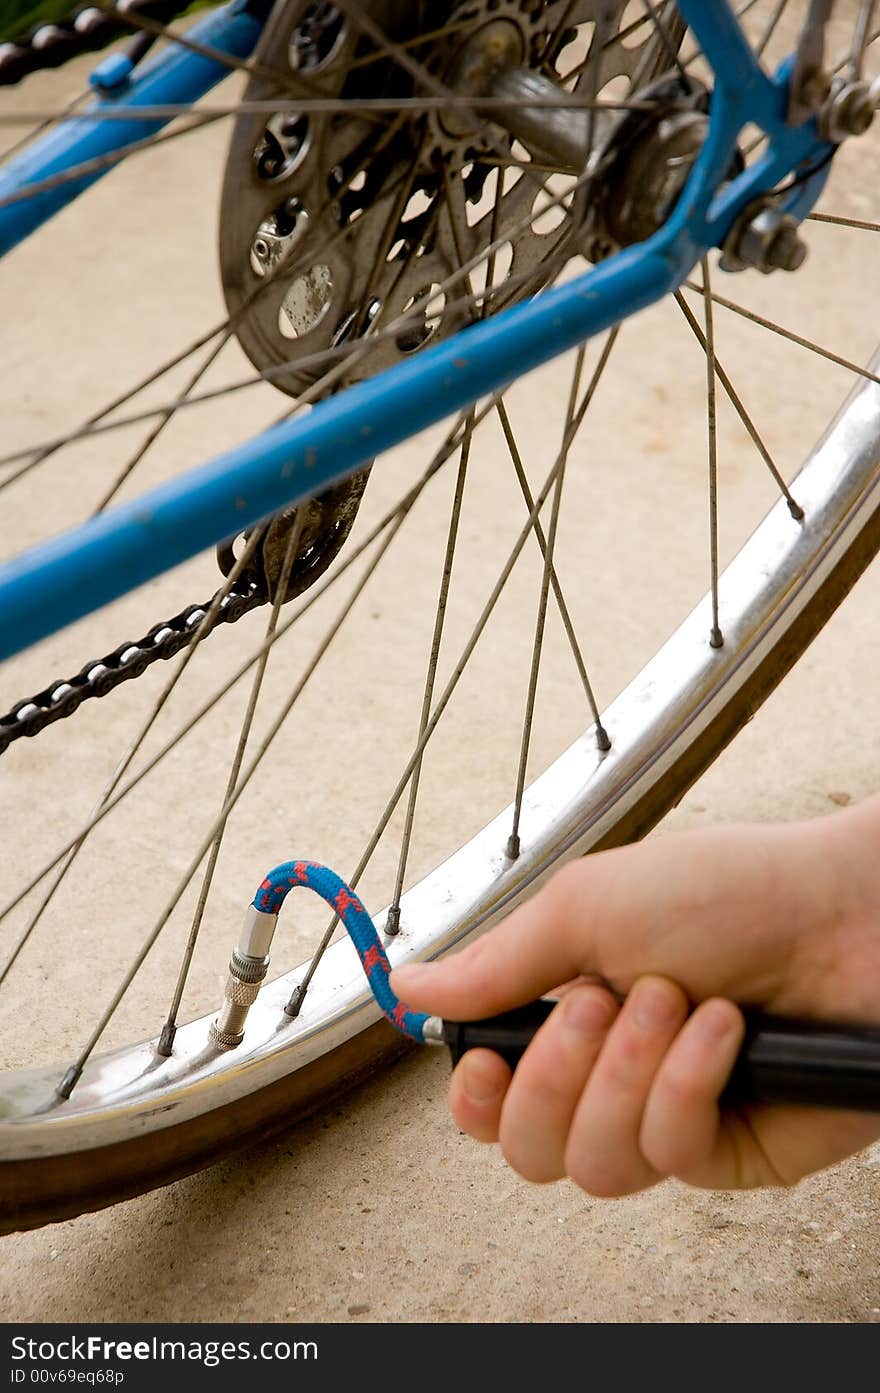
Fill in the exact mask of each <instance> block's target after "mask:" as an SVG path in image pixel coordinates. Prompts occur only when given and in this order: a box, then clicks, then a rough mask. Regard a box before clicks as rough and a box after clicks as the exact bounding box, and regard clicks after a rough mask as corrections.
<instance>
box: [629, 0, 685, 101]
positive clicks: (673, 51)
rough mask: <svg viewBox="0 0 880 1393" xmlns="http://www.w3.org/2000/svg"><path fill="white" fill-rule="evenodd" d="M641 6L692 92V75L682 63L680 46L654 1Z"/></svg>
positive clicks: (650, 0)
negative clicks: (673, 37)
mask: <svg viewBox="0 0 880 1393" xmlns="http://www.w3.org/2000/svg"><path fill="white" fill-rule="evenodd" d="M641 4H642V8H643V10H644V11H645V13H646V14H647V16H648V18H649V19H650V21H651V24H652V25H653V26H654V32H655V33H656V35H657V38H658V40H659V41H660V44H661V46H662V48H663V51H664V52H665V54H666V56H667V58H668V59H669V61H670V63H671V64H672V66H673V67H674V68H675V70H676V72H677V73H678V75H679V77H680V78H681V81H682V84H683V86H684V89H685V91H686V92H689V91H690V90H691V79H690V75H689V74H688V71H687V68H686V67H685V66H684V64H683V63H682V61H681V57H680V56H679V52H678V45H677V44H676V43H675V42H674V40H673V39H672V37H671V35H670V33H669V30H668V29H667V28H666V24H665V23H664V21H663V19H661V17H660V15H659V14H658V13H657V6H656V5H654V4H653V3H652V0H641Z"/></svg>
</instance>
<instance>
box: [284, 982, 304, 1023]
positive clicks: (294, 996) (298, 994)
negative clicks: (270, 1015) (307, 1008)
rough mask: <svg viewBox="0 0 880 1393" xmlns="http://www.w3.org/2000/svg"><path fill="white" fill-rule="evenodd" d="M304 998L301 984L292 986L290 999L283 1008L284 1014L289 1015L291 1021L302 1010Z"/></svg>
mask: <svg viewBox="0 0 880 1393" xmlns="http://www.w3.org/2000/svg"><path fill="white" fill-rule="evenodd" d="M304 998H305V992H304V991H303V989H302V986H298V987H294V989H293V991H292V992H291V993H290V1000H289V1001H288V1003H287V1005H286V1006H285V1008H284V1014H285V1016H289V1017H290V1019H291V1020H292V1021H295V1020H296V1018H297V1016H298V1015H299V1013H300V1011H301V1010H302V1004H303V999H304Z"/></svg>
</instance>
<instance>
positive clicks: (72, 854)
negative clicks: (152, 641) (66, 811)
mask: <svg viewBox="0 0 880 1393" xmlns="http://www.w3.org/2000/svg"><path fill="white" fill-rule="evenodd" d="M259 540H260V539H259V534H258V533H257V532H254V533H253V534H252V536H251V537H250V539H249V541H248V543H247V545H246V546H245V548H244V549H243V551H242V554H241V556H240V557H239V558H238V560H237V561H236V562H235V565H234V566H233V567H232V569H231V570H230V572H229V575H228V576H226V577H225V578H224V581H223V584H222V585H221V587H220V589H219V590H218V591H217V593H216V594H215V595H214V597H213V599H212V600H211V603H210V605H209V606H208V608H207V609H206V610H205V613H204V615H203V616H202V618H201V619H200V620H199V623H198V626H197V628H196V631H195V633H194V635H193V639H192V643H191V644H190V645H189V647H188V648H187V650H186V652H185V653H184V654H183V655H182V657H181V661H180V663H179V664H178V665H177V667H176V668H175V670H174V672H173V673H172V675H171V677H170V679H169V681H168V682H167V683H166V684H165V686H164V687H163V689H162V691H161V692H160V693H159V695H158V697H157V698H156V700H155V701H154V703H153V706H152V708H151V710H150V711H149V713H148V715H147V717H146V719H145V721H144V722H143V724H142V725H141V728H140V730H139V731H138V733H137V735H136V736H135V738H134V740H133V741H132V742H131V744H130V745H129V747H128V749H127V751H126V753H125V754H124V756H123V757H122V759H121V760H120V762H119V763H118V764H117V766H116V768H115V770H114V771H113V774H112V776H111V778H110V780H109V782H108V783H107V784H106V786H105V787H104V789H103V791H102V793H101V796H100V798H99V799H98V801H97V803H96V804H95V806H94V808H93V809H92V812H91V814H90V816H89V820H88V821H87V823H86V825H85V827H84V828H83V829H82V831H81V833H80V835H79V836H78V837H77V838H76V839H75V840H74V841H73V842H72V843H71V844H69V846H68V848H67V849H66V851H62V852H61V853H60V855H59V856H57V857H56V858H55V861H54V862H53V863H52V865H51V866H49V867H48V868H46V869H45V870H44V871H43V872H42V873H41V874H40V876H39V878H38V880H36V881H34V882H33V883H32V884H31V885H30V886H29V887H28V889H27V890H26V891H25V892H24V893H25V894H29V893H30V891H31V890H32V889H34V888H35V886H36V885H37V884H38V883H39V880H42V879H43V877H44V875H46V874H48V873H49V872H50V871H51V870H54V869H55V867H56V866H58V862H59V861H61V865H60V868H59V870H58V874H57V876H56V877H55V879H54V880H53V881H52V884H51V885H50V886H49V888H48V890H47V891H46V893H45V894H44V896H43V898H42V899H41V900H40V903H39V904H38V905H37V907H36V909H35V910H34V912H33V913H32V914H31V916H30V918H29V919H28V922H27V924H26V925H25V928H24V931H23V932H22V934H21V935H20V936H19V939H18V942H17V943H16V944H15V947H14V948H13V950H12V952H11V954H10V956H9V957H8V958H7V960H6V962H5V963H4V965H3V969H2V971H0V986H2V985H3V983H4V982H5V980H6V978H7V976H8V974H9V972H10V970H11V968H12V967H13V965H14V963H15V962H16V960H17V958H18V957H19V955H20V954H21V952H22V949H23V948H24V947H25V945H26V944H27V942H28V941H29V939H30V938H31V935H32V934H33V932H34V930H35V929H36V927H37V925H38V924H39V922H40V920H41V919H42V917H43V914H44V913H45V911H46V909H47V908H48V907H49V904H50V903H51V901H52V900H53V899H54V897H55V894H56V893H57V891H58V889H59V888H60V886H61V884H62V882H63V881H64V878H65V876H66V875H67V873H68V871H69V870H70V868H71V866H72V865H73V863H74V861H75V860H76V858H77V856H78V855H79V853H80V851H81V850H82V848H83V846H84V845H85V843H86V841H87V839H88V837H89V834H90V832H91V831H92V829H93V828H94V827H96V826H97V824H98V822H99V821H100V816H99V814H100V815H101V816H103V813H102V810H103V809H105V808H106V811H108V812H109V811H110V809H109V808H107V807H106V805H107V804H108V803H109V801H110V797H111V795H112V793H113V791H114V789H116V788H118V786H119V783H120V781H121V779H122V777H123V775H124V774H125V771H126V770H127V769H128V768H129V767H130V765H131V763H132V760H133V759H134V757H135V755H136V754H137V752H138V750H139V749H140V748H141V746H142V745H143V743H144V740H145V739H146V738H147V736H148V734H149V733H150V731H151V730H152V728H153V726H154V725H155V723H156V720H157V719H158V717H159V714H160V712H161V711H162V710H163V708H164V707H165V705H166V703H167V701H168V699H169V697H170V696H171V693H172V692H173V691H174V688H175V687H176V686H177V683H178V682H179V681H180V678H181V677H182V676H183V674H184V672H185V671H186V669H187V667H188V666H189V663H190V662H191V661H192V658H193V657H194V655H195V652H196V650H197V648H198V646H199V644H200V643H201V642H202V639H203V638H206V637H207V635H208V634H209V633H210V631H211V629H212V627H213V624H214V620H215V619H216V617H217V615H218V614H219V612H220V607H221V605H222V602H223V600H224V598H225V597H226V595H228V594H229V592H230V590H231V589H232V587H233V586H234V585H235V583H236V581H237V580H238V579H239V577H240V576H241V575H242V573H243V572H244V571H245V569H246V568H247V566H248V565H249V564H250V562H251V560H252V558H253V554H254V552H255V551H256V548H257V545H258V543H259ZM21 898H23V896H19V897H16V900H15V901H13V902H12V904H16V903H18V902H19V900H20V899H21ZM10 908H12V905H8V906H7V908H6V909H5V910H4V911H3V914H0V919H2V918H3V917H5V914H6V913H7V912H8V910H9V909H10Z"/></svg>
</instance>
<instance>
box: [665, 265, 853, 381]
mask: <svg viewBox="0 0 880 1393" xmlns="http://www.w3.org/2000/svg"><path fill="white" fill-rule="evenodd" d="M685 286H686V287H687V289H688V290H693V291H695V292H696V293H697V294H698V295H702V294H703V291H702V288H701V287H700V286H698V285H694V283H693V281H685ZM710 299H711V301H712V303H713V305H721V307H722V309H725V310H730V311H731V312H732V313H733V314H738V315H740V316H741V317H742V318H743V319H748V320H749V321H750V322H751V323H752V324H757V325H758V326H759V327H760V328H762V329H769V330H771V332H772V333H774V334H779V335H780V336H781V337H782V338H784V339H788V340H789V342H790V343H796V344H798V345H799V347H801V348H807V349H809V350H810V352H811V353H816V354H818V355H819V357H820V358H826V359H827V360H828V362H829V363H836V365H837V366H838V367H839V368H846V369H847V371H848V372H852V373H855V374H856V376H857V377H864V378H866V379H867V380H868V382H876V383H877V385H878V386H880V376H878V374H877V373H875V372H871V370H870V368H863V367H860V366H859V364H858V363H854V362H853V361H852V359H850V358H842V357H841V356H840V354H839V353H833V352H832V351H831V349H830V348H823V347H822V346H821V345H820V344H818V343H814V342H813V340H812V339H807V338H804V337H803V336H802V335H801V334H796V333H795V332H794V330H792V329H785V328H783V326H782V325H781V324H775V323H774V322H773V320H772V319H765V317H764V316H763V315H762V314H758V313H757V312H756V311H755V310H747V309H746V308H745V306H744V305H737V304H734V302H733V301H732V300H727V299H725V297H724V296H723V295H716V294H715V292H714V291H712V293H711V296H710Z"/></svg>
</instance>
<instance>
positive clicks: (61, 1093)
mask: <svg viewBox="0 0 880 1393" xmlns="http://www.w3.org/2000/svg"><path fill="white" fill-rule="evenodd" d="M81 1075H82V1069H80V1067H79V1065H77V1064H71V1066H70V1068H69V1069H68V1071H67V1073H66V1074H65V1075H64V1078H63V1079H62V1080H61V1082H60V1084H59V1085H58V1087H57V1088H56V1090H55V1092H56V1093H57V1094H58V1097H59V1098H69V1097H70V1095H71V1093H72V1092H73V1090H74V1089H75V1088H76V1085H77V1084H78V1083H79V1080H80V1076H81Z"/></svg>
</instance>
